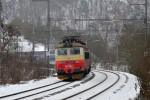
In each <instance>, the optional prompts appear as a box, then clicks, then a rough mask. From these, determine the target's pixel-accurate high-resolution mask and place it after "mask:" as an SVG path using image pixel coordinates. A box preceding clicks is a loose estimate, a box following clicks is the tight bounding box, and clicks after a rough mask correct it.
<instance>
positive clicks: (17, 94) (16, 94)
mask: <svg viewBox="0 0 150 100" xmlns="http://www.w3.org/2000/svg"><path fill="white" fill-rule="evenodd" d="M94 77H95V74H94V73H92V76H91V77H89V78H87V79H85V80H83V81H82V82H81V83H86V82H88V81H89V80H91V79H93V78H94ZM74 82H75V81H58V82H55V83H51V84H48V85H44V86H41V87H37V88H33V89H29V90H25V91H21V92H17V93H13V94H9V95H5V96H1V97H0V99H9V98H13V99H14V100H20V99H25V98H27V97H31V96H34V95H38V94H41V93H44V92H47V91H51V90H55V89H58V88H61V87H64V86H67V85H69V84H72V83H74ZM59 84H60V85H59ZM54 85H58V86H55V87H53V88H51V87H52V86H54ZM43 88H46V89H44V90H41V91H40V92H36V91H38V90H40V89H43ZM33 91H35V93H32V92H33ZM30 92H31V93H30ZM26 93H28V94H29V93H30V95H25V94H26ZM22 95H25V96H22ZM16 97H17V98H16ZM18 97H19V98H18Z"/></svg>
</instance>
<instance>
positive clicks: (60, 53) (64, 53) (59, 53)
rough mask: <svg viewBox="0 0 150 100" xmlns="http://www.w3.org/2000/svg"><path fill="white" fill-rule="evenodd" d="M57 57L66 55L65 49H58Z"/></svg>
mask: <svg viewBox="0 0 150 100" xmlns="http://www.w3.org/2000/svg"><path fill="white" fill-rule="evenodd" d="M57 52H58V56H63V55H67V49H58V50H57Z"/></svg>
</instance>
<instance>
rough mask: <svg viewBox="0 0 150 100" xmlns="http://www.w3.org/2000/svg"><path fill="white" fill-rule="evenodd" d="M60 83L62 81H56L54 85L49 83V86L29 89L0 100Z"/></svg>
mask: <svg viewBox="0 0 150 100" xmlns="http://www.w3.org/2000/svg"><path fill="white" fill-rule="evenodd" d="M60 82H62V81H58V82H56V83H51V84H48V85H44V86H40V87H37V88H33V89H29V90H25V91H21V92H17V93H13V94H9V95H5V96H1V97H0V99H3V98H6V97H11V96H15V95H18V94H22V93H26V92H30V91H33V90H37V89H41V88H44V87H48V86H51V85H55V84H57V83H60Z"/></svg>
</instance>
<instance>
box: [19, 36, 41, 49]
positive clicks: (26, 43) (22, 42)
mask: <svg viewBox="0 0 150 100" xmlns="http://www.w3.org/2000/svg"><path fill="white" fill-rule="evenodd" d="M18 40H19V42H18V43H19V44H18V45H19V47H20V48H21V51H22V52H31V51H32V48H33V44H32V43H31V42H30V41H28V40H26V39H25V38H24V36H20V37H19V39H18ZM35 51H44V45H43V44H41V43H38V44H35Z"/></svg>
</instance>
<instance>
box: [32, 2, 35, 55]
mask: <svg viewBox="0 0 150 100" xmlns="http://www.w3.org/2000/svg"><path fill="white" fill-rule="evenodd" d="M32 4H33V13H34V14H33V19H32V24H33V25H32V42H33V47H32V53H33V55H32V56H33V57H34V52H35V3H34V2H32Z"/></svg>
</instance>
